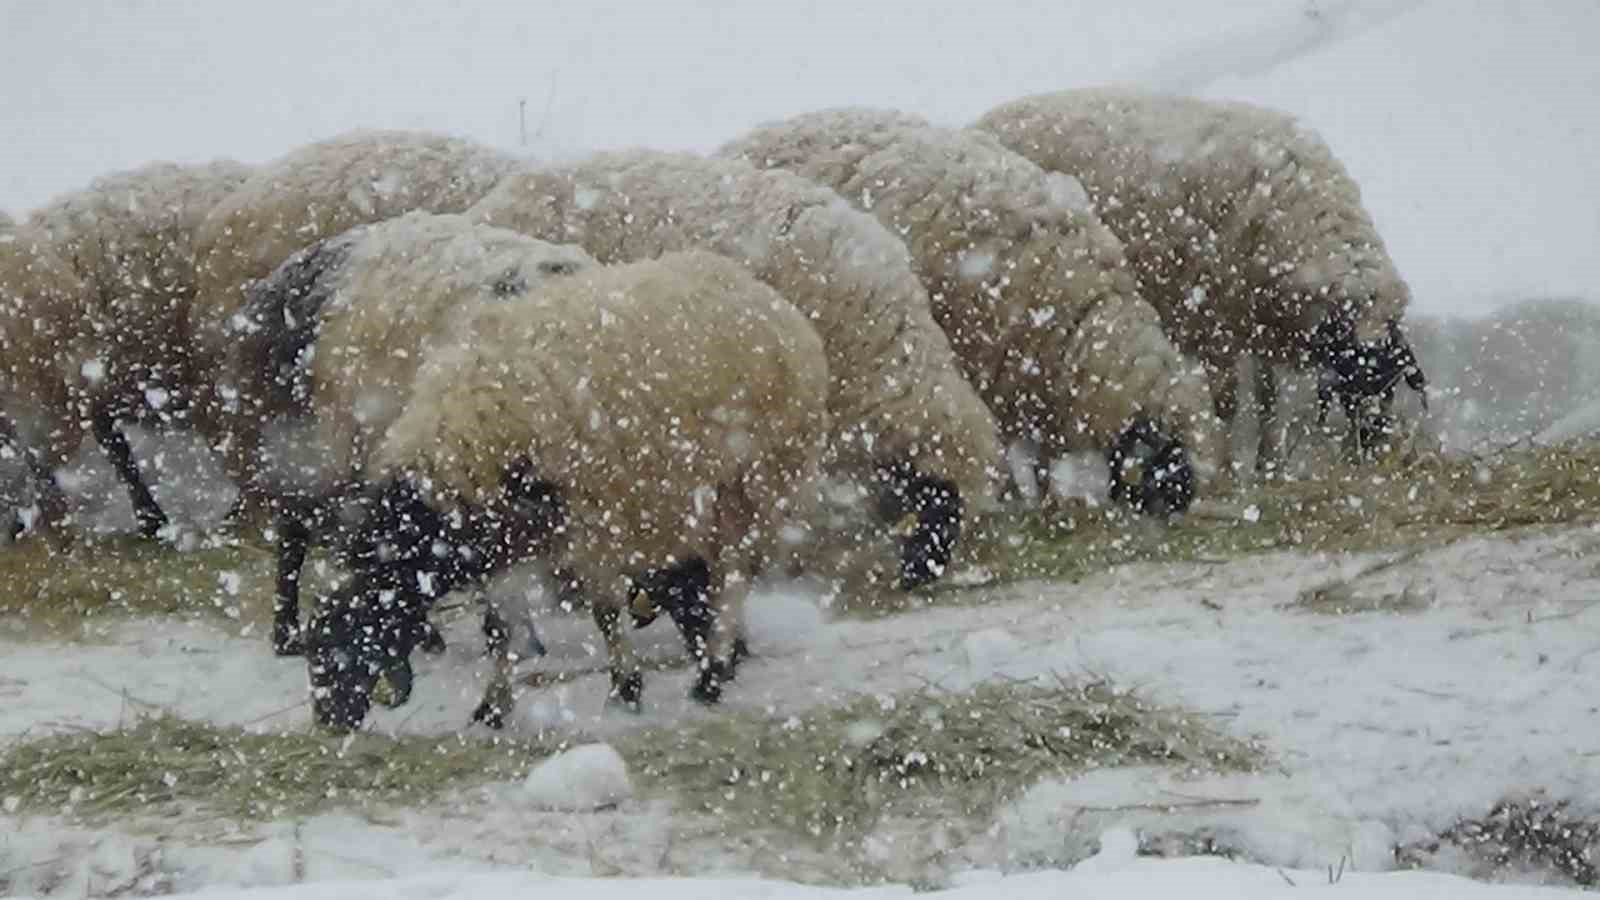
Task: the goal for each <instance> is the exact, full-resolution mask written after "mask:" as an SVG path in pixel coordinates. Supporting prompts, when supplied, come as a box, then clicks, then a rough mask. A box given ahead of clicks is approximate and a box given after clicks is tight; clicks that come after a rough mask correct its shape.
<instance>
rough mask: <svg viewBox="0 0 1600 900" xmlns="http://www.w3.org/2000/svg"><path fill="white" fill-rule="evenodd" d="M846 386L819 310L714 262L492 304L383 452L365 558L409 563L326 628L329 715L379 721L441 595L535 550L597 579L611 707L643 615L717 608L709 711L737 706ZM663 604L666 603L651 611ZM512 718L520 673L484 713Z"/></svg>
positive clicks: (319, 627)
mask: <svg viewBox="0 0 1600 900" xmlns="http://www.w3.org/2000/svg"><path fill="white" fill-rule="evenodd" d="M828 383H829V382H828V370H827V364H826V362H825V361H824V356H823V350H822V342H821V340H820V338H819V337H818V335H817V333H816V331H815V330H814V329H813V328H812V327H811V324H810V322H809V321H808V320H807V318H806V316H805V315H804V314H802V313H801V312H800V311H799V310H797V309H796V308H795V307H793V306H791V305H790V304H789V303H788V302H787V301H785V300H784V299H783V298H782V297H780V296H779V295H778V294H777V293H776V292H774V291H773V290H772V289H770V288H768V287H766V286H765V285H763V284H761V283H760V282H759V281H757V280H755V278H754V277H752V276H751V275H750V273H748V272H747V271H745V270H744V269H743V268H742V267H740V266H739V265H737V264H736V263H734V262H731V261H729V260H727V259H725V258H722V257H719V256H715V255H712V254H708V253H703V252H689V253H669V254H667V255H665V256H662V257H660V258H659V259H656V260H649V261H645V262H639V263H632V264H628V265H621V266H615V267H604V268H592V269H587V270H584V271H581V272H579V273H577V274H575V275H573V276H570V277H567V278H562V279H558V280H553V281H551V282H549V283H547V284H545V285H543V286H542V287H541V288H540V289H539V290H537V291H536V292H534V293H533V294H532V295H531V296H530V297H529V298H527V299H526V300H524V301H523V302H518V303H514V304H503V305H499V306H494V307H488V308H484V309H481V310H480V311H479V312H478V313H477V314H476V315H474V316H473V317H472V318H471V319H470V320H469V321H468V322H465V323H463V328H462V331H461V332H460V333H459V334H458V337H457V340H455V341H454V342H452V343H451V344H449V345H448V346H443V347H439V348H437V349H435V350H434V351H433V352H432V353H430V354H429V356H428V359H427V361H426V363H425V364H424V365H423V367H422V369H421V370H420V372H419V374H418V376H417V380H416V382H415V385H414V388H413V390H412V391H411V393H410V395H409V397H408V401H407V404H406V406H405V408H404V410H403V411H402V412H401V414H400V416H399V418H397V419H396V420H395V421H394V423H393V424H392V425H391V426H390V427H389V428H388V429H387V431H386V432H385V435H384V437H383V440H382V443H381V445H380V446H379V448H378V450H377V454H376V457H375V470H374V471H375V472H376V473H377V474H378V476H379V478H380V482H381V483H382V484H384V485H385V492H384V493H385V496H386V497H388V498H389V500H388V501H387V507H386V508H387V509H389V510H391V511H390V512H385V513H383V514H381V515H378V516H375V517H374V518H373V520H372V521H373V523H374V527H375V528H376V529H377V530H376V532H375V534H374V536H373V537H372V539H370V540H367V541H365V543H367V544H370V545H373V546H387V547H388V548H389V549H388V550H387V551H386V552H385V553H383V554H378V555H377V556H376V557H375V558H374V559H373V560H372V561H370V562H369V563H368V564H366V565H362V566H358V567H357V570H356V571H357V575H356V577H355V578H354V579H352V582H351V583H350V585H349V586H347V589H346V590H344V591H342V592H341V593H339V594H338V595H336V596H335V597H333V598H332V599H331V600H330V602H329V603H327V604H326V605H325V606H324V607H323V608H322V609H321V610H319V612H318V615H317V617H316V618H315V619H314V620H313V622H312V625H311V628H310V633H309V641H308V648H309V654H308V656H309V664H310V673H311V679H312V684H313V698H314V706H315V710H316V715H317V717H318V719H319V721H321V722H323V723H325V724H329V725H334V726H341V727H353V726H355V725H357V724H359V723H360V722H361V721H362V719H363V718H364V717H365V715H366V712H367V710H368V708H369V706H370V703H371V698H372V691H373V687H374V685H375V684H376V683H377V681H378V679H379V678H380V677H382V676H384V675H385V673H387V672H389V671H390V670H392V669H394V668H395V667H396V666H398V665H400V661H401V660H403V659H404V658H405V657H406V656H407V655H408V654H409V652H410V648H411V644H412V643H413V642H414V640H415V637H414V635H415V634H416V628H415V624H414V623H415V622H416V621H417V620H418V618H419V617H420V616H422V615H425V613H426V610H427V608H428V607H429V606H430V605H431V604H432V602H433V600H434V599H435V598H437V597H438V596H441V595H442V594H443V593H444V592H445V591H448V590H450V589H453V588H455V587H457V586H459V585H460V584H462V583H464V582H466V581H470V580H472V579H476V578H481V577H483V576H484V575H486V574H488V573H491V572H493V571H496V570H497V569H499V568H501V567H503V566H505V565H508V564H510V563H511V562H513V561H515V560H516V559H519V558H523V557H526V556H530V555H534V556H543V557H546V558H549V559H551V560H552V561H553V562H555V563H556V564H558V565H559V566H561V567H562V568H564V569H566V570H568V571H571V572H573V573H574V574H575V575H576V576H577V577H578V579H579V581H580V583H581V584H582V585H583V588H584V590H585V591H586V592H587V593H588V595H589V600H590V606H591V609H592V610H593V614H594V618H595V621H596V624H597V625H598V626H599V627H600V630H601V633H602V635H603V636H604V638H605V642H606V646H607V649H608V653H609V657H610V670H611V697H612V698H613V699H614V700H616V701H617V702H619V703H622V704H624V705H626V706H629V707H632V708H637V707H638V705H639V704H640V702H641V698H642V693H643V675H642V673H641V671H640V666H639V664H638V661H637V659H636V658H635V657H634V656H633V653H632V651H631V649H630V647H629V644H628V642H627V640H626V639H625V635H624V633H623V628H622V622H621V619H622V614H623V612H624V611H629V610H631V611H632V612H634V613H635V614H636V615H638V616H643V617H648V616H649V615H650V614H651V613H652V612H653V610H654V608H655V607H656V606H657V605H660V606H665V607H667V608H668V610H669V611H671V609H672V607H673V606H674V605H676V603H678V602H681V601H682V600H683V599H684V597H683V595H685V594H687V595H690V596H689V598H688V599H689V601H690V602H691V603H697V602H699V601H698V599H697V596H696V595H699V594H702V593H703V594H705V595H707V596H709V607H710V618H709V621H708V624H706V625H705V627H704V629H703V634H704V638H703V641H694V642H692V644H694V645H698V651H699V652H698V655H699V656H700V666H699V672H698V675H697V678H696V681H695V685H694V688H693V696H695V697H696V698H697V699H699V700H701V701H703V702H707V703H711V702H716V701H717V700H718V699H719V698H720V697H721V694H722V690H723V687H724V685H725V684H726V683H727V682H728V681H729V680H730V679H731V678H732V677H733V674H734V666H735V663H736V653H735V643H736V639H737V636H738V634H739V622H740V617H741V610H742V607H743V601H744V596H745V595H746V594H747V593H748V592H749V590H750V587H751V582H752V580H753V579H754V578H756V577H757V576H759V575H760V574H762V572H763V571H764V569H765V567H766V565H767V564H768V562H769V561H770V560H771V558H772V557H773V555H774V553H775V551H776V549H777V546H778V543H779V535H780V532H781V531H782V530H783V529H784V528H785V526H786V524H788V523H789V522H790V521H791V520H792V519H797V518H798V519H803V516H804V511H803V510H802V509H801V505H802V504H803V503H804V502H805V498H806V497H807V496H808V493H809V491H810V490H811V487H810V485H811V482H812V481H813V479H814V478H815V477H816V475H817V472H818V467H819V465H820V460H821V455H822V449H823V446H824V442H825V441H826V439H827V436H828V433H829V422H828V412H827V406H826V404H827V397H828ZM697 560H698V561H700V562H701V563H703V565H704V569H703V571H704V573H705V575H704V578H705V582H706V583H705V585H704V588H703V589H702V588H701V587H700V580H699V578H698V577H697V575H696V573H697V572H699V571H701V570H700V569H699V567H698V565H697V563H696V561H697ZM674 567H681V568H680V569H679V574H678V576H676V577H672V578H668V579H666V581H665V583H661V582H652V580H651V579H652V576H659V574H660V573H662V572H663V571H664V570H670V569H672V568H674ZM674 586H675V587H676V590H677V595H678V597H677V599H674V596H673V592H672V588H673V587H674ZM641 590H643V591H644V592H646V593H647V594H648V593H649V592H651V591H655V596H656V600H654V601H651V600H649V599H646V600H644V602H635V601H636V600H638V599H639V598H638V594H639V593H640V591H641ZM509 704H510V698H509V684H508V683H507V681H506V680H505V678H504V672H503V670H502V674H501V677H499V678H497V679H496V680H495V682H494V683H493V684H491V686H490V689H489V692H488V694H487V695H486V697H485V699H484V702H483V703H482V704H480V706H479V708H478V710H477V712H476V714H475V716H476V717H477V718H482V719H485V720H487V721H489V722H490V723H491V724H494V723H495V722H497V721H499V720H501V719H502V718H503V715H504V713H505V712H506V710H507V709H508V707H509Z"/></svg>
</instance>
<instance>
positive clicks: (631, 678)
mask: <svg viewBox="0 0 1600 900" xmlns="http://www.w3.org/2000/svg"><path fill="white" fill-rule="evenodd" d="M590 608H591V609H592V611H593V613H594V624H595V625H596V626H598V627H599V628H600V636H601V637H602V638H604V639H605V642H606V650H607V653H608V655H609V656H610V658H611V659H610V662H611V696H610V698H609V702H613V703H618V704H620V705H622V706H623V708H625V709H627V710H629V711H631V712H638V711H639V709H640V707H641V705H642V704H643V700H644V673H642V672H640V671H639V666H638V663H637V662H636V661H635V660H634V658H633V652H632V650H631V649H630V648H629V647H628V641H627V637H626V636H625V635H624V634H623V633H622V610H620V609H618V608H616V607H614V606H611V605H608V604H606V603H603V602H591V604H590Z"/></svg>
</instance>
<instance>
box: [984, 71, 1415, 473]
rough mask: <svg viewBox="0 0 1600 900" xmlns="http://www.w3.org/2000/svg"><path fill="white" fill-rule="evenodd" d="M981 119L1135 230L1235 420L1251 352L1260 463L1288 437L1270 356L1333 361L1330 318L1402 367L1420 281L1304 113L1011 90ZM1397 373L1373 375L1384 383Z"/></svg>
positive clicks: (1115, 222)
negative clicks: (1391, 247)
mask: <svg viewBox="0 0 1600 900" xmlns="http://www.w3.org/2000/svg"><path fill="white" fill-rule="evenodd" d="M976 128H977V129H979V130H981V131H984V132H987V133H989V134H992V135H994V136H995V137H996V138H998V139H999V140H1000V142H1001V143H1003V144H1004V145H1005V146H1007V147H1009V148H1010V149H1011V150H1013V151H1015V152H1017V153H1019V154H1021V155H1022V156H1025V157H1027V158H1028V159H1030V160H1032V161H1033V162H1035V163H1037V164H1038V165H1039V166H1040V167H1042V168H1044V169H1048V170H1050V171H1053V172H1063V173H1066V174H1069V175H1072V176H1075V177H1076V178H1077V179H1078V180H1079V181H1081V182H1082V183H1083V185H1084V187H1085V188H1086V189H1087V190H1088V192H1089V196H1090V198H1091V199H1092V200H1093V202H1094V205H1095V209H1096V211H1097V212H1098V213H1099V215H1100V216H1101V217H1102V218H1103V219H1104V220H1105V222H1106V224H1107V225H1108V226H1110V227H1111V229H1112V231H1114V232H1116V234H1117V235H1118V236H1119V237H1120V238H1122V240H1123V242H1124V245H1125V246H1126V248H1127V253H1128V260H1129V262H1130V264H1131V265H1132V267H1133V270H1134V272H1135V274H1136V276H1137V278H1138V285H1139V290H1140V293H1141V294H1143V296H1144V297H1145V298H1146V299H1148V300H1149V301H1150V302H1151V303H1152V304H1154V305H1155V307H1156V308H1157V310H1159V311H1160V313H1161V316H1162V319H1163V321H1164V322H1165V323H1166V327H1167V329H1168V332H1169V333H1170V334H1171V336H1172V338H1173V341H1174V342H1175V343H1176V344H1177V345H1178V347H1179V349H1181V350H1183V351H1184V352H1186V353H1190V354H1193V355H1194V356H1195V357H1197V358H1198V359H1199V360H1201V361H1202V362H1204V363H1205V364H1206V366H1207V367H1208V369H1209V370H1210V375H1211V390H1212V399H1213V401H1214V402H1215V403H1216V409H1217V414H1218V415H1219V416H1220V417H1221V418H1222V419H1223V421H1224V422H1226V423H1232V421H1233V419H1234V415H1235V413H1236V412H1237V402H1236V398H1237V393H1238V376H1237V372H1236V368H1237V363H1238V360H1239V358H1240V357H1241V356H1253V357H1255V358H1256V361H1257V363H1258V364H1257V365H1256V366H1255V371H1256V384H1255V392H1256V399H1257V404H1258V406H1259V407H1260V409H1261V411H1262V412H1261V414H1262V423H1261V424H1262V427H1261V438H1260V447H1259V450H1258V452H1257V454H1256V467H1257V469H1260V470H1270V469H1271V468H1272V467H1273V466H1274V465H1275V463H1276V462H1277V460H1278V455H1279V449H1280V448H1279V443H1280V429H1279V428H1278V426H1277V412H1276V410H1277V393H1278V392H1277V383H1276V380H1275V378H1276V377H1275V374H1274V371H1273V365H1274V364H1290V365H1296V366H1301V367H1305V368H1321V367H1324V366H1327V365H1329V361H1328V360H1329V359H1330V357H1328V356H1327V355H1326V351H1327V350H1328V349H1329V348H1325V347H1324V348H1318V347H1314V346H1313V336H1314V335H1316V334H1317V333H1318V330H1319V328H1320V327H1321V326H1323V324H1324V323H1331V333H1333V334H1335V335H1337V337H1338V340H1339V341H1340V343H1339V346H1337V347H1335V348H1332V352H1333V354H1334V358H1346V359H1347V358H1360V357H1367V358H1381V359H1387V360H1388V366H1389V368H1390V369H1394V367H1395V366H1399V365H1402V363H1401V362H1400V361H1399V358H1398V357H1392V358H1391V357H1389V356H1387V355H1385V354H1383V353H1382V352H1381V345H1382V344H1384V343H1385V342H1386V341H1388V339H1389V335H1390V334H1391V333H1392V329H1393V328H1395V327H1397V326H1398V323H1399V322H1400V320H1401V319H1402V318H1403V317H1404V315H1405V311H1406V307H1407V305H1408V304H1409V302H1410V298H1411V292H1410V289H1409V288H1408V287H1407V286H1406V283H1405V281H1404V279H1402V278H1401V277H1400V274H1399V272H1398V271H1397V270H1396V268H1395V265H1394V262H1393V261H1392V260H1391V259H1390V258H1389V254H1388V251H1387V250H1386V249H1385V248H1384V244H1383V239H1382V238H1381V237H1380V236H1379V235H1378V231H1377V228H1376V227H1375V226H1374V224H1373V221H1372V217H1371V216H1370V215H1368V214H1367V211H1366V209H1365V208H1364V207H1363V206H1362V203H1361V190H1360V188H1359V187H1358V186H1357V184H1356V182H1355V180H1354V179H1353V178H1351V176H1350V174H1349V172H1347V171H1346V170H1345V168H1344V166H1343V165H1341V164H1340V163H1339V161H1338V160H1337V159H1336V158H1335V157H1334V155H1333V153H1332V152H1331V151H1330V150H1329V148H1328V146H1327V144H1325V143H1324V142H1323V141H1322V139H1321V138H1320V137H1318V136H1317V135H1316V134H1315V133H1313V132H1312V131H1311V130H1310V129H1309V128H1307V127H1306V126H1304V125H1303V124H1301V123H1300V122H1297V121H1296V120H1295V119H1294V118H1292V117H1290V116H1288V115H1285V114H1283V113H1279V112H1275V111H1272V110H1269V109H1264V108H1261V107H1257V106H1251V105H1247V104H1244V103H1226V102H1217V101H1209V100H1199V99H1195V98H1190V97H1180V96H1168V95H1161V94H1151V93H1144V92H1140V91H1136V90H1130V89H1120V88H1099V89H1083V90H1070V91H1061V92H1058V93H1052V94H1041V95H1038V96H1033V97H1026V98H1023V99H1020V100H1014V101H1012V102H1009V103H1005V104H1002V105H1000V106H998V107H996V108H995V109H993V110H990V111H989V112H988V113H986V114H985V115H984V116H983V117H982V118H980V119H979V120H978V122H977V124H976ZM1394 371H1398V369H1394ZM1390 374H1394V372H1390V371H1386V372H1385V373H1384V374H1383V377H1381V378H1378V379H1376V380H1375V381H1373V382H1371V384H1370V385H1369V386H1368V387H1372V388H1374V389H1379V390H1380V391H1381V388H1377V387H1376V386H1378V385H1381V384H1383V383H1387V382H1388V381H1389V378H1388V376H1389V375H1390ZM1408 380H1409V379H1408ZM1418 383H1420V382H1418ZM1346 386H1347V387H1351V388H1356V387H1358V386H1359V385H1357V384H1356V383H1355V382H1346ZM1368 387H1361V389H1362V390H1366V389H1368ZM1352 427H1359V423H1352ZM1227 446H1228V444H1227V442H1225V443H1224V447H1225V449H1226V448H1227Z"/></svg>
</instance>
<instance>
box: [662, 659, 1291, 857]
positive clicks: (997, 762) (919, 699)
mask: <svg viewBox="0 0 1600 900" xmlns="http://www.w3.org/2000/svg"><path fill="white" fill-rule="evenodd" d="M633 746H635V747H637V748H638V751H639V752H635V753H634V754H633V758H632V759H631V762H632V763H633V764H634V765H635V766H636V767H637V769H638V770H639V771H640V772H642V773H643V774H644V775H645V776H646V777H647V778H648V779H649V781H650V782H651V783H652V784H654V785H656V786H658V787H662V788H667V789H670V790H672V791H674V792H676V793H677V794H678V795H679V796H680V797H682V798H683V800H684V801H685V802H686V803H688V804H689V805H690V806H691V807H692V808H694V809H696V810H699V811H701V812H704V813H708V814H711V815H713V816H715V817H716V818H717V820H718V821H721V822H724V823H725V827H726V828H727V829H728V830H729V831H730V832H733V833H738V832H739V831H740V830H741V829H749V830H757V831H759V830H762V829H772V828H777V829H782V830H785V831H789V832H792V833H795V834H798V835H802V836H804V837H806V838H808V839H810V840H812V841H814V842H815V843H816V844H817V845H820V846H824V847H827V848H828V849H829V850H830V852H839V853H844V854H853V853H858V852H859V851H860V849H861V847H860V839H861V838H862V837H863V836H864V835H866V834H868V833H870V832H871V831H872V829H873V828H874V827H875V826H876V825H877V824H879V823H880V822H882V821H885V820H888V819H893V820H904V819H917V820H926V821H930V822H935V823H939V824H940V825H941V826H945V825H949V826H956V825H958V824H972V825H978V824H979V823H982V822H985V821H987V819H988V817H989V815H990V814H991V813H992V811H993V810H994V809H995V807H996V806H997V805H998V804H1000V803H1003V802H1005V801H1007V800H1009V799H1011V798H1013V797H1015V796H1017V795H1018V794H1019V793H1020V792H1021V791H1022V790H1024V789H1026V788H1027V787H1029V786H1031V785H1033V784H1034V783H1036V782H1038V781H1039V780H1040V779H1042V778H1045V777H1050V776H1066V775H1071V774H1074V773H1078V772H1083V771H1086V770H1089V769H1094V768H1101V767H1108V766H1118V765H1125V764H1131V763H1149V762H1162V763H1168V764H1171V765H1176V766H1182V767H1185V768H1188V769H1195V770H1206V771H1216V770H1247V769H1254V768H1258V767H1260V765H1261V764H1262V763H1263V755H1262V753H1261V751H1260V749H1259V748H1258V747H1256V746H1254V745H1252V744H1247V743H1244V742H1241V741H1237V740H1234V739H1231V738H1228V737H1226V736H1224V735H1222V734H1221V733H1219V732H1217V731H1215V730H1214V729H1213V728H1212V727H1211V726H1210V725H1209V723H1206V722H1204V721H1202V720H1201V719H1200V718H1199V717H1195V716H1191V715H1187V714H1185V713H1183V712H1181V711H1178V710H1172V709H1166V708H1162V707H1159V706H1156V705H1153V704H1150V703H1148V702H1146V701H1144V700H1142V699H1140V698H1139V697H1137V696H1135V695H1133V694H1130V693H1126V692H1122V691H1117V690H1114V689H1113V688H1111V687H1109V686H1107V685H1106V684H1105V683H1104V682H1093V683H1066V682H1057V683H1052V684H1050V685H1040V684H1037V683H1034V682H1026V683H1024V682H990V683H985V684H982V685H979V686H978V687H977V688H975V689H974V690H972V691H970V692H966V693H946V692H942V691H935V690H931V689H927V690H917V691H911V692H906V693H901V694H898V695H894V696H891V697H882V698H878V697H860V698H857V699H854V700H851V701H849V702H846V703H843V704H840V705H836V706H832V707H828V708H823V709H817V710H813V711H810V712H807V713H804V714H801V715H797V716H788V717H784V716H773V717H752V716H727V717H718V718H715V719H711V720H708V721H706V722H704V723H700V724H697V725H695V726H693V727H691V728H688V729H672V730H663V731H661V732H658V733H655V734H650V735H645V736H644V737H643V738H642V739H641V740H639V741H636V742H633Z"/></svg>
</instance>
